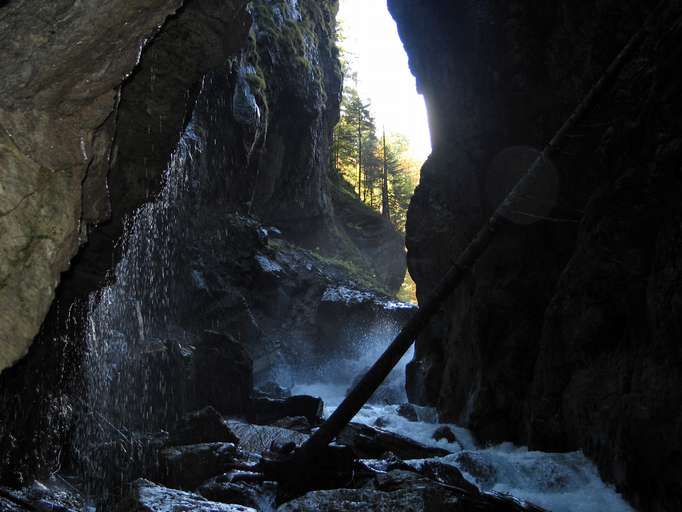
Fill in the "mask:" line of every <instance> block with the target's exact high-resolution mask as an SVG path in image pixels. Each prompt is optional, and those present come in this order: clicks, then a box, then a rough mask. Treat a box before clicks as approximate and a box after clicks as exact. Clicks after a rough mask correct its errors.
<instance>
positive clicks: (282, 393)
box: [256, 381, 291, 399]
mask: <svg viewBox="0 0 682 512" xmlns="http://www.w3.org/2000/svg"><path fill="white" fill-rule="evenodd" d="M256 392H257V393H260V394H261V395H262V396H265V397H267V398H280V399H284V398H289V397H290V396H291V389H289V388H285V387H284V386H280V385H279V384H277V383H276V382H272V381H270V382H266V383H265V384H261V385H260V386H258V387H257V388H256Z"/></svg>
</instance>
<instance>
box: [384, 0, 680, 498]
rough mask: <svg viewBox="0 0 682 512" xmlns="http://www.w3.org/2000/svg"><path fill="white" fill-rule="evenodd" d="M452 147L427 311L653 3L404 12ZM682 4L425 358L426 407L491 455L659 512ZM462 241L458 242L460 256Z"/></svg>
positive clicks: (427, 221)
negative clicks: (594, 482) (594, 472)
mask: <svg viewBox="0 0 682 512" xmlns="http://www.w3.org/2000/svg"><path fill="white" fill-rule="evenodd" d="M389 8H390V9H391V11H392V14H393V15H394V17H395V18H396V20H397V22H398V26H399V31H400V35H401V38H402V39H403V42H404V44H405V47H406V50H407V52H408V55H409V57H410V65H411V68H412V70H413V73H414V74H415V76H416V77H417V82H418V87H419V89H420V91H421V92H422V93H423V94H424V96H425V98H426V102H427V108H428V112H429V120H430V125H431V130H432V139H433V144H434V151H433V154H432V155H431V157H430V158H429V160H428V161H427V163H426V164H425V166H424V168H423V169H422V174H421V181H420V185H419V187H418V188H417V191H416V193H415V196H414V198H413V200H412V204H411V206H410V211H409V215H408V226H407V246H408V265H409V268H410V273H411V274H412V276H413V277H414V279H415V281H416V283H417V287H418V296H419V297H420V298H421V299H423V298H424V297H425V295H426V294H428V292H429V290H430V289H432V288H433V286H434V284H435V283H436V282H437V280H438V277H439V276H441V275H442V274H443V272H444V270H445V269H446V268H447V267H448V265H449V262H450V260H451V258H452V255H453V254H456V253H457V252H458V251H459V250H461V249H462V248H463V247H464V246H465V245H466V243H467V242H468V241H469V239H470V238H471V236H472V235H473V234H474V233H475V232H476V231H477V229H478V228H479V227H480V226H481V224H482V223H483V222H484V219H486V218H487V217H488V216H489V214H490V213H491V212H492V209H493V208H494V206H495V205H496V204H497V203H498V202H499V201H500V200H501V198H503V197H504V195H505V193H506V191H507V190H509V188H510V187H511V186H512V184H513V183H514V182H515V181H516V180H517V179H518V177H520V175H521V173H522V172H524V171H525V169H526V167H527V165H528V163H529V162H530V161H531V160H532V159H533V157H534V156H535V155H536V154H537V152H538V150H541V149H542V147H543V145H544V143H546V142H547V141H548V140H549V139H550V137H551V136H552V135H553V133H554V132H555V131H556V130H557V129H558V127H559V126H560V125H561V123H562V122H563V121H564V120H565V118H566V117H568V115H569V114H570V113H571V111H572V110H573V108H575V106H576V105H577V103H578V102H579V101H580V99H581V98H582V97H583V96H584V95H585V94H586V92H587V91H588V90H589V87H590V86H591V85H592V84H593V83H594V82H595V81H596V79H597V78H598V77H599V76H600V74H601V73H602V72H603V71H604V70H605V69H606V67H607V66H608V65H609V63H610V62H611V60H612V59H613V58H614V57H615V55H616V54H617V53H618V52H619V51H620V50H621V49H622V47H623V46H624V45H625V43H626V42H627V40H628V38H629V37H630V36H631V35H632V34H634V33H635V32H636V31H637V30H638V29H639V28H640V27H641V25H642V21H643V20H644V19H645V18H646V15H647V14H648V13H649V12H650V11H651V10H652V9H653V3H650V2H646V3H644V2H612V1H608V2H593V1H586V2H580V3H578V4H576V3H575V2H551V3H546V4H542V5H539V4H537V3H535V4H533V5H531V4H529V3H527V2H504V3H500V2H489V1H483V2H469V1H464V0H462V1H456V2H446V1H436V2H422V1H419V2H411V1H406V0H391V1H389ZM681 13H682V6H681V5H680V3H679V2H677V1H670V2H664V4H663V6H662V7H659V11H658V12H657V13H656V16H655V19H654V21H653V24H652V26H650V27H649V28H648V31H647V35H646V38H645V42H644V44H643V46H642V47H641V48H640V50H639V51H638V52H637V54H636V55H635V56H634V57H633V58H632V59H630V61H629V62H628V64H627V65H626V67H625V69H624V70H623V71H622V73H621V74H620V76H619V77H618V79H617V80H616V82H615V83H613V84H611V86H610V88H609V91H608V92H607V93H606V94H605V95H604V96H603V97H602V98H601V99H600V101H599V102H598V105H597V107H596V108H595V109H593V110H592V111H591V112H590V113H589V114H588V116H587V119H585V121H584V122H582V123H580V125H579V126H578V127H577V128H576V130H574V131H573V132H571V133H570V134H569V137H568V139H567V141H566V142H565V143H564V144H563V145H562V147H561V148H560V151H558V152H557V153H556V155H555V157H554V159H553V161H552V162H551V165H547V166H546V176H548V179H547V181H546V183H544V184H543V189H542V193H541V194H538V195H539V197H536V198H532V202H533V210H532V214H528V212H519V214H518V216H516V217H515V218H514V219H511V222H510V223H509V226H508V227H507V228H506V229H505V230H504V232H503V233H502V234H501V236H500V237H498V239H497V240H496V241H495V243H494V244H493V245H492V247H490V248H489V249H488V251H487V252H486V253H485V255H484V256H483V258H482V259H481V260H480V261H479V262H478V264H477V265H476V266H475V268H474V269H473V275H472V276H471V278H470V279H468V280H467V282H466V283H465V285H464V286H462V287H461V288H460V289H459V290H458V291H457V292H456V293H455V294H454V295H453V297H451V299H450V300H449V302H448V304H447V305H446V306H445V307H444V308H443V311H442V313H441V315H440V317H439V318H438V319H437V320H436V321H435V322H434V323H433V325H432V326H431V329H430V331H429V332H428V333H427V334H425V335H423V336H422V337H421V338H420V339H419V341H418V343H417V352H416V358H415V361H414V362H413V363H412V364H411V367H410V374H409V377H408V378H409V383H408V385H409V388H410V394H411V398H412V399H413V400H414V401H417V402H423V403H433V404H437V405H438V407H439V408H440V410H441V412H442V414H443V415H445V416H446V417H447V418H450V419H453V420H456V421H458V422H460V423H462V424H464V425H466V426H468V427H471V428H472V429H473V430H474V431H475V432H476V434H477V435H478V436H479V438H481V439H482V440H485V441H502V440H512V441H516V442H519V443H523V444H526V443H527V444H529V445H530V446H531V447H532V448H540V449H545V450H575V449H582V450H584V451H585V453H587V454H588V455H589V456H590V457H592V458H593V459H594V460H595V461H596V462H597V463H598V466H599V468H600V470H601V471H602V473H603V474H604V476H605V477H606V478H607V479H609V480H611V481H613V482H615V483H616V484H617V486H618V487H619V488H620V489H621V490H623V491H625V492H626V494H627V496H628V497H629V498H630V499H631V500H632V502H633V503H634V504H635V505H637V506H640V507H642V508H644V509H646V510H676V509H677V508H679V507H680V503H681V501H680V500H682V488H680V486H679V483H676V482H678V481H679V475H680V472H681V471H682V458H681V457H680V453H682V451H681V449H682V445H680V442H679V440H680V439H682V436H681V435H680V433H681V428H682V415H681V414H680V412H679V408H678V407H676V406H675V405H673V404H675V403H679V402H680V399H681V398H682V396H681V395H680V389H682V387H681V386H680V375H679V371H678V370H676V368H678V369H679V365H680V363H681V362H682V352H680V350H679V343H677V341H676V340H679V338H680V334H682V333H681V332H680V323H679V321H678V318H679V316H680V313H681V311H680V307H681V304H682V303H681V302H680V294H679V289H678V288H679V286H678V285H679V279H680V274H679V269H680V268H681V267H680V263H681V261H682V260H680V254H679V250H678V247H679V231H680V227H681V224H680V222H681V220H682V217H681V213H682V211H681V209H680V205H679V201H678V200H677V199H676V198H677V197H678V196H679V193H680V190H681V188H680V187H681V186H682V182H680V162H681V160H682V145H681V144H682V141H681V140H680V137H679V134H680V133H681V130H680V128H681V127H680V123H679V119H680V117H679V113H680V109H681V107H682V105H681V103H680V100H679V90H680V85H681V83H680V81H679V78H677V77H676V76H675V75H674V73H673V71H672V70H673V68H674V62H676V59H679V57H680V50H679V47H680V42H681V41H682V29H681V25H680V14H681ZM444 241H445V242H444Z"/></svg>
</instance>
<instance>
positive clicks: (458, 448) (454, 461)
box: [293, 338, 634, 512]
mask: <svg viewBox="0 0 682 512" xmlns="http://www.w3.org/2000/svg"><path fill="white" fill-rule="evenodd" d="M372 341H374V343H372V344H373V345H374V346H373V347H371V348H369V347H367V344H368V343H369V342H370V340H364V343H363V344H364V345H365V346H366V347H367V349H366V350H364V351H362V353H363V354H364V356H362V359H363V360H364V361H358V360H355V361H354V362H353V363H349V364H352V365H354V366H355V367H356V368H357V369H358V370H359V371H360V370H362V369H364V368H365V367H367V366H368V365H369V364H371V363H372V362H373V361H374V358H375V356H376V355H377V354H378V353H379V352H380V351H381V349H382V348H383V347H384V346H386V344H387V343H388V342H389V341H390V339H383V340H381V341H382V343H379V341H380V340H378V339H376V338H374V340H372ZM409 359H411V354H408V355H407V356H406V357H404V358H403V360H402V361H401V364H399V366H398V367H397V368H396V369H395V370H394V372H398V373H399V376H400V377H404V370H405V364H406V362H407V361H408V360H409ZM330 374H332V375H333V372H330ZM395 377H397V376H396V375H393V378H395ZM402 382H404V378H403V379H402ZM348 386H349V383H348V382H344V383H339V382H333V381H329V382H316V383H309V384H297V385H295V386H294V388H293V392H294V394H308V395H313V396H319V397H321V398H322V399H323V400H324V403H325V416H328V415H329V414H331V412H333V411H334V409H335V408H336V407H337V406H338V405H339V404H340V403H341V400H343V398H344V396H345V394H346V391H347V389H348ZM398 407H399V405H394V404H391V405H379V404H366V405H365V406H364V407H363V408H362V410H361V411H360V412H359V413H358V414H357V416H356V417H355V418H354V420H353V421H355V422H359V423H364V424H366V425H370V426H375V422H376V421H377V420H378V419H379V418H381V422H382V428H383V429H384V430H388V431H391V432H395V433H397V434H401V435H403V436H407V437H409V438H411V439H414V440H416V441H419V442H421V443H423V444H425V445H428V446H436V447H439V448H444V449H446V450H448V451H450V452H452V454H451V455H447V456H445V457H440V458H437V459H431V460H438V461H440V462H443V463H446V464H450V465H452V466H455V467H457V468H458V469H459V470H460V471H461V472H462V474H463V475H464V476H465V478H467V480H469V481H470V482H472V483H474V484H475V485H477V486H478V487H479V488H480V489H481V490H483V491H495V492H499V493H507V494H510V495H512V496H514V497H516V498H518V499H521V500H526V501H529V502H531V503H534V504H536V505H539V506H541V507H544V508H546V509H547V510H551V511H554V512H632V511H633V510H634V509H633V508H632V507H630V505H628V504H627V502H626V501H625V500H624V499H623V498H622V497H621V496H620V494H618V493H617V492H616V491H615V489H614V488H613V487H612V486H610V485H607V484H606V483H604V482H603V481H602V480H601V478H600V477H599V473H598V471H597V469H596V467H595V466H594V464H593V463H592V462H591V461H590V460H589V459H587V457H585V456H584V455H583V454H582V453H581V452H571V453H545V452H537V451H529V450H528V449H527V448H525V447H520V446H515V445H513V444H511V443H502V444H499V445H496V446H486V447H481V446H477V444H476V442H475V441H474V437H473V436H472V434H471V432H469V431H468V430H466V429H464V428H462V427H459V426H458V425H454V424H445V423H425V422H423V421H409V420H407V419H405V418H403V417H402V416H400V415H399V414H398ZM443 425H447V426H448V427H450V429H451V430H452V431H453V432H454V434H455V436H456V437H457V441H456V442H454V443H450V442H447V441H446V440H444V439H442V440H440V441H435V440H434V439H433V438H432V436H433V433H434V431H435V430H436V429H437V428H438V427H440V426H443ZM421 462H422V461H419V460H412V461H408V463H409V464H412V465H415V466H418V465H419V464H420V463H421ZM472 467H475V468H477V469H476V471H474V472H475V473H476V474H475V475H474V474H471V473H470V472H469V471H468V469H470V468H472Z"/></svg>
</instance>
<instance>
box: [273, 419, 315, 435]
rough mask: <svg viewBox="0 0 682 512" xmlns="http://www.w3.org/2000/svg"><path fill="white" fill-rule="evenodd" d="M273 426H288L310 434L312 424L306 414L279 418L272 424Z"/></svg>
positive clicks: (290, 428)
mask: <svg viewBox="0 0 682 512" xmlns="http://www.w3.org/2000/svg"><path fill="white" fill-rule="evenodd" d="M272 426H273V427H281V428H287V429H289V430H295V431H296V432H301V433H303V434H309V433H310V429H311V428H312V426H311V425H310V422H309V421H308V418H306V417H305V416H287V417H286V418H282V419H281V420H277V421H276V422H274V423H273V424H272Z"/></svg>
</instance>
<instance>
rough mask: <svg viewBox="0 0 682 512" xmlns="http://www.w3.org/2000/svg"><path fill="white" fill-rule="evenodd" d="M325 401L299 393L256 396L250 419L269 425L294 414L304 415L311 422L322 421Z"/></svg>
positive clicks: (314, 423)
mask: <svg viewBox="0 0 682 512" xmlns="http://www.w3.org/2000/svg"><path fill="white" fill-rule="evenodd" d="M323 409H324V403H323V402H322V399H320V398H317V397H313V396H308V395H297V396H291V397H289V398H284V399H274V398H256V399H254V400H253V402H252V404H251V411H250V413H249V421H250V422H252V423H255V424H258V425H267V424H271V423H274V422H275V421H277V420H281V419H283V418H288V417H292V416H303V417H304V418H306V419H307V420H308V421H309V422H310V423H311V424H313V425H317V424H319V423H320V422H321V421H322V411H323Z"/></svg>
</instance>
